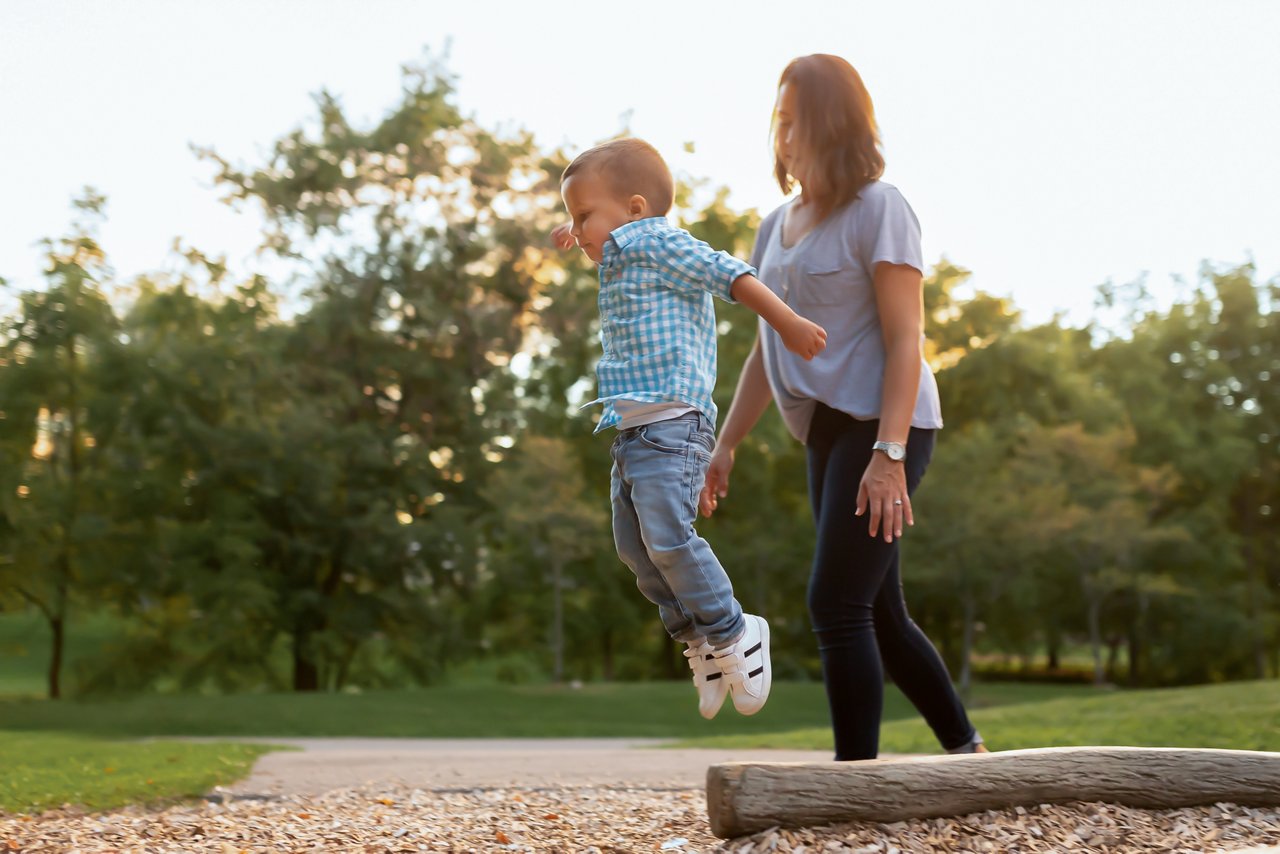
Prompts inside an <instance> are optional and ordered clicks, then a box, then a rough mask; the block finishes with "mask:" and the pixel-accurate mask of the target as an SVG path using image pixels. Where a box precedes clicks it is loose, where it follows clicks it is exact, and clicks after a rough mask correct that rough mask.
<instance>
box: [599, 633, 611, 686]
mask: <svg viewBox="0 0 1280 854" xmlns="http://www.w3.org/2000/svg"><path fill="white" fill-rule="evenodd" d="M600 678H601V679H603V680H604V681H605V682H612V681H613V632H612V631H610V630H609V629H605V630H604V632H602V633H601V636H600Z"/></svg>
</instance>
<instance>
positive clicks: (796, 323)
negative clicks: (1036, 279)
mask: <svg viewBox="0 0 1280 854" xmlns="http://www.w3.org/2000/svg"><path fill="white" fill-rule="evenodd" d="M778 334H779V335H780V336H782V343H783V345H785V346H786V348H787V349H788V350H790V351H791V352H792V353H795V354H796V355H797V356H800V357H802V358H803V359H804V360H805V361H809V360H810V359H812V358H813V357H814V356H816V355H818V354H819V353H821V352H822V351H823V349H825V348H826V346H827V330H825V329H823V328H822V327H821V326H819V325H818V324H816V323H814V322H813V321H812V320H809V319H807V318H804V317H801V316H800V315H798V314H797V315H796V316H795V317H794V318H792V319H791V320H790V321H789V322H788V323H787V324H786V326H785V327H784V328H782V329H779V330H778Z"/></svg>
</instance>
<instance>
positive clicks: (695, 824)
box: [0, 787, 1280, 854]
mask: <svg viewBox="0 0 1280 854" xmlns="http://www.w3.org/2000/svg"><path fill="white" fill-rule="evenodd" d="M1270 846H1280V807H1277V808H1267V809H1258V808H1248V807H1241V806H1235V805H1232V804H1218V805H1216V806H1211V807H1201V808H1193V809H1178V810H1158V811H1153V810H1138V809H1128V808H1124V807H1116V806H1109V805H1105V804H1069V805H1065V806H1049V805H1042V806H1040V807H1033V808H1029V809H1027V808H1022V807H1018V808H1015V809H1010V810H1000V811H989V812H984V813H977V814H974V815H968V816H962V817H959V818H954V819H931V820H923V821H910V822H898V823H896V824H888V825H881V824H868V823H854V824H844V825H835V826H831V827H823V828H811V829H804V830H780V829H773V830H766V831H763V832H761V833H758V834H755V835H753V836H748V837H742V838H740V839H735V840H729V841H725V840H719V839H716V838H715V837H713V836H711V834H710V830H709V828H708V825H707V813H706V801H705V794H704V792H703V790H701V789H677V790H653V789H629V788H603V787H576V788H573V787H571V788H557V789H515V788H511V789H472V790H465V791H437V790H429V791H428V790H420V789H409V788H389V789H388V788H384V789H376V790H374V789H367V788H365V789H341V790H336V791H333V792H329V793H328V794H325V795H322V796H319V797H311V798H303V797H282V798H279V799H274V800H234V799H231V800H228V801H218V800H214V801H202V802H199V803H194V804H181V805H176V806H170V807H167V808H163V809H143V808H138V807H133V808H128V809H122V810H116V811H112V812H106V813H85V812H83V811H76V810H54V811H50V812H46V813H43V814H40V815H34V816H25V815H7V814H0V852H24V854H26V853H27V852H32V854H34V852H59V854H72V853H73V852H84V854H89V852H148V854H150V852H157V853H158V852H187V851H191V852H216V854H240V852H246V854H247V852H252V853H253V854H258V852H296V851H353V852H418V851H429V852H535V851H536V852H599V854H620V852H642V851H643V852H647V851H658V852H661V851H675V852H720V854H749V853H750V854H757V852H761V854H763V852H792V854H801V852H803V854H824V852H859V853H860V854H873V852H884V854H892V852H903V854H906V852H917V851H929V852H933V851H945V852H956V854H959V852H975V854H977V852H1002V854H1003V852H1008V854H1017V853H1018V852H1108V854H1111V852H1153V851H1159V852H1188V854H1190V852H1195V853H1196V854H1199V852H1209V851H1243V850H1268V849H1269V848H1270Z"/></svg>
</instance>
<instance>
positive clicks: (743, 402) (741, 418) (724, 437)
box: [698, 335, 773, 516]
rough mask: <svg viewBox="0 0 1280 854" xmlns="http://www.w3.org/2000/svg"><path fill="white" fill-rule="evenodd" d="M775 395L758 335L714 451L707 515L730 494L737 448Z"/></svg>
mask: <svg viewBox="0 0 1280 854" xmlns="http://www.w3.org/2000/svg"><path fill="white" fill-rule="evenodd" d="M772 396H773V393H772V392H771V391H770V390H769V378H768V377H767V376H765V372H764V354H763V353H761V351H760V336H759V335H757V336H756V343H755V344H754V345H753V346H752V348H751V353H750V354H749V355H748V356H747V360H746V362H744V363H743V365H742V375H741V376H740V377H738V387H737V388H736V389H734V392H733V403H731V404H730V405H729V414H728V415H726V416H725V419H724V426H723V427H721V428H720V437H719V438H718V439H716V448H715V451H713V452H712V454H711V465H710V467H709V468H708V469H707V480H706V483H704V484H703V486H702V494H701V495H700V496H699V499H698V505H699V507H700V508H701V509H702V515H703V516H710V515H711V514H712V513H714V512H715V509H716V506H717V505H718V504H719V503H720V499H721V498H724V497H725V496H726V495H728V494H729V472H731V471H732V470H733V458H734V452H735V451H736V450H737V448H738V445H739V444H741V443H742V440H743V439H745V438H747V434H748V433H750V432H751V428H752V427H754V426H755V425H756V422H757V421H759V420H760V416H761V415H763V414H764V411H765V410H766V409H768V408H769V400H770V399H771V398H772Z"/></svg>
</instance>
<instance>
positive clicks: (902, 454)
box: [872, 442, 907, 462]
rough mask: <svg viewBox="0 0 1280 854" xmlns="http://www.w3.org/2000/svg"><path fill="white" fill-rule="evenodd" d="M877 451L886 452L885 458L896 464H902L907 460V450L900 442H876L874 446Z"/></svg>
mask: <svg viewBox="0 0 1280 854" xmlns="http://www.w3.org/2000/svg"><path fill="white" fill-rule="evenodd" d="M872 447H873V448H874V449H875V450H877V451H884V453H885V456H887V457H888V458H889V459H891V460H893V461H894V462H902V461H903V460H905V459H906V458H907V448H906V446H905V445H902V444H900V443H898V442H876V443H875V445H873V446H872Z"/></svg>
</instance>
